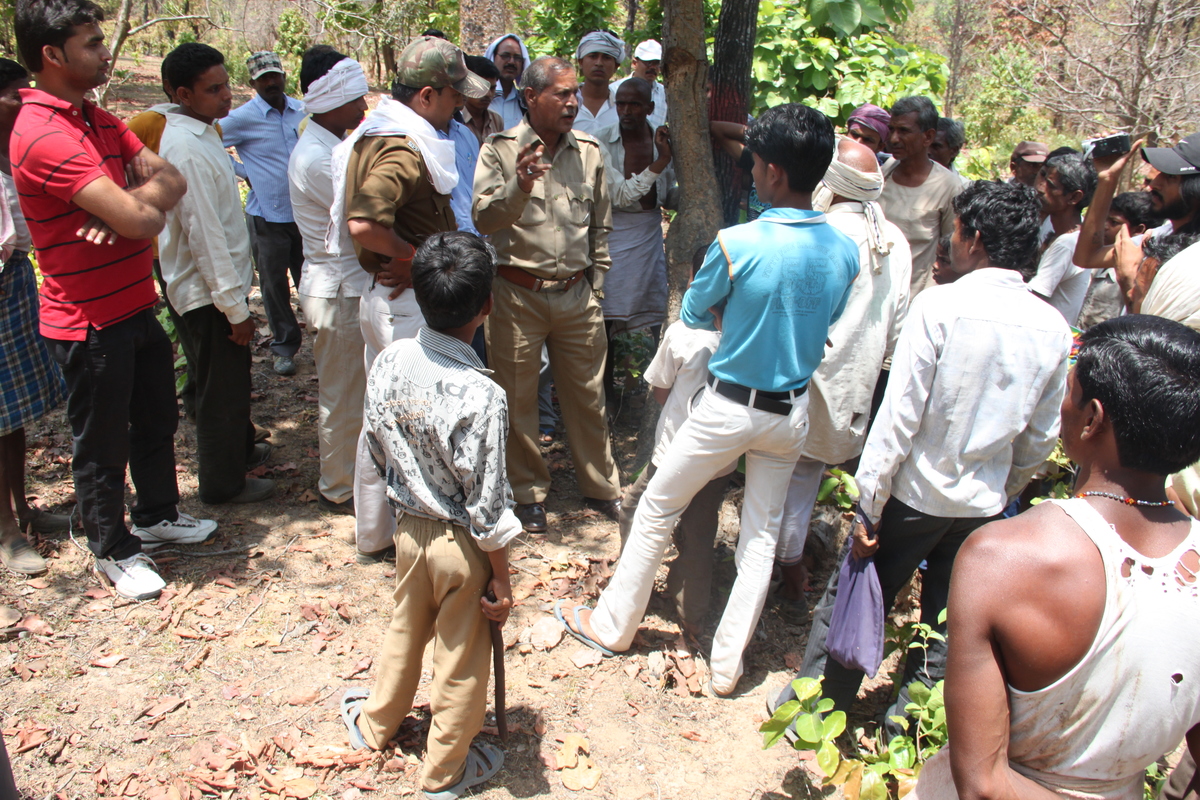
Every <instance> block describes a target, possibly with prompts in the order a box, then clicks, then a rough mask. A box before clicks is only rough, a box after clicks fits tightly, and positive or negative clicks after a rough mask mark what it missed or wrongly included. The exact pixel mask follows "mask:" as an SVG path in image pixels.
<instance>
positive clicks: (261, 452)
mask: <svg viewBox="0 0 1200 800" xmlns="http://www.w3.org/2000/svg"><path fill="white" fill-rule="evenodd" d="M271 450H272V448H271V445H269V444H267V443H266V442H260V443H259V444H256V445H254V449H253V450H251V451H250V455H249V456H247V457H246V472H250V471H251V470H256V469H258V468H259V467H261V466H262V465H263V464H266V463H267V462H268V461H270V460H271Z"/></svg>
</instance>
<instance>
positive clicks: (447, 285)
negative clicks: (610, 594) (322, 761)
mask: <svg viewBox="0 0 1200 800" xmlns="http://www.w3.org/2000/svg"><path fill="white" fill-rule="evenodd" d="M494 273H495V251H494V250H493V249H492V247H491V245H488V244H486V243H484V242H483V240H482V239H480V238H479V237H478V236H475V235H473V234H469V233H464V232H457V231H455V232H451V233H435V234H433V235H432V236H430V237H429V238H428V239H427V240H426V241H425V243H424V244H423V245H422V246H421V247H420V249H418V250H417V252H416V254H415V255H414V256H413V261H412V288H413V291H414V293H415V294H416V300H417V304H418V305H419V306H420V308H421V313H422V315H423V316H424V317H425V323H426V327H423V328H421V329H420V330H419V331H418V332H417V335H416V337H415V338H411V339H401V340H399V341H396V342H394V343H392V344H391V345H389V346H388V347H387V348H386V349H385V350H384V351H383V352H382V353H380V354H379V356H378V357H377V358H376V360H375V362H374V365H373V366H372V367H371V372H370V374H369V376H368V378H367V400H366V420H365V425H364V427H365V430H366V440H367V447H368V448H369V450H370V452H371V457H372V459H373V460H374V461H375V464H376V467H377V468H378V470H379V471H380V473H381V475H382V477H383V478H384V479H385V481H386V483H387V496H388V500H389V502H390V503H391V504H392V506H393V507H394V508H396V509H397V510H398V511H399V514H398V517H397V529H396V536H395V543H396V592H395V600H396V608H395V611H394V612H393V615H392V623H391V626H390V627H389V628H388V632H387V634H386V636H385V637H384V642H383V654H382V655H381V656H380V658H379V659H378V661H377V663H378V664H379V665H380V666H379V672H378V675H377V676H376V679H375V688H374V690H373V691H372V692H370V693H369V694H368V693H366V692H363V691H361V690H350V691H349V692H347V693H346V695H345V697H344V698H343V699H342V716H343V719H344V720H345V722H346V726H347V729H348V731H349V733H350V741H351V742H352V743H353V744H355V745H356V746H358V747H370V748H372V749H374V750H382V749H383V748H384V747H386V746H387V743H388V740H390V739H391V738H392V736H393V735H394V734H395V733H396V731H397V730H398V729H399V727H400V723H401V722H403V721H404V717H405V716H406V715H407V714H408V712H409V711H410V710H411V709H412V704H413V696H414V695H415V693H416V690H417V685H418V683H419V682H420V679H421V657H422V654H423V653H424V651H425V645H426V644H427V643H428V642H429V640H430V639H434V653H433V684H432V686H431V687H430V709H431V711H432V712H433V721H432V723H431V725H430V731H429V741H428V744H427V749H426V756H425V769H424V772H423V775H422V779H421V783H422V787H423V788H424V790H425V795H426V797H428V798H431V799H432V800H441V798H451V797H458V796H460V795H461V794H462V793H463V792H464V791H465V790H466V789H467V788H468V787H470V786H474V785H476V784H479V783H483V782H484V781H486V780H488V779H489V778H491V777H492V776H493V775H495V774H496V773H497V772H498V771H499V770H500V767H501V765H502V764H503V763H504V756H503V754H502V753H501V752H500V751H499V750H498V749H496V748H495V747H493V746H491V745H489V744H484V743H481V742H474V743H473V742H472V739H474V737H475V735H476V734H477V733H479V730H480V728H481V727H482V725H483V717H484V712H485V710H486V707H487V685H488V670H489V656H490V654H491V637H490V631H489V621H490V622H496V623H499V624H501V625H503V624H504V622H505V620H507V618H508V612H509V609H510V608H511V607H512V589H511V587H510V585H509V577H508V544H509V542H510V541H512V540H513V539H514V538H515V537H516V536H517V535H518V534H520V533H521V523H520V522H519V521H518V520H517V517H516V515H515V514H514V513H513V510H512V507H513V498H512V489H511V487H510V486H509V483H508V475H507V473H506V470H505V462H504V443H505V441H506V440H507V438H508V403H507V399H506V397H505V395H504V391H503V390H502V389H501V388H500V387H499V386H498V385H496V384H495V383H494V382H493V381H492V380H491V379H490V378H488V377H487V375H488V374H489V373H488V371H487V370H486V369H485V368H484V366H483V363H482V362H481V361H480V360H479V357H478V356H477V355H476V354H475V351H474V350H473V349H471V344H470V343H471V339H472V338H473V337H474V335H475V331H476V329H478V327H479V326H480V325H481V324H482V323H483V320H484V318H485V317H486V316H487V315H488V314H489V313H490V312H491V310H492V295H491V287H492V276H493V274H494Z"/></svg>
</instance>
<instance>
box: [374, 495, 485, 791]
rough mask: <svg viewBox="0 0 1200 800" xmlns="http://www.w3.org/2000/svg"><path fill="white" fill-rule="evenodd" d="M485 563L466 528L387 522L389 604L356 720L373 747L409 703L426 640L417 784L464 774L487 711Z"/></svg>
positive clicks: (443, 782) (433, 784)
mask: <svg viewBox="0 0 1200 800" xmlns="http://www.w3.org/2000/svg"><path fill="white" fill-rule="evenodd" d="M491 579H492V569H491V563H490V562H489V561H488V557H487V554H486V553H484V552H483V551H482V550H480V549H479V546H478V545H477V544H476V543H475V540H474V539H473V538H472V537H471V534H470V533H469V532H468V531H467V529H466V528H463V527H462V526H461V525H454V524H452V523H450V522H446V521H445V520H431V519H425V518H423V517H414V516H412V515H409V514H402V515H401V516H400V517H399V519H398V520H397V527H396V592H395V595H394V598H395V601H396V608H395V610H394V611H393V612H392V622H391V625H390V626H389V627H388V631H387V634H386V635H385V636H384V639H383V653H382V654H381V655H380V657H379V660H378V661H377V662H376V663H377V664H378V672H377V673H376V676H375V688H374V689H373V690H372V691H371V696H370V697H369V698H368V699H367V701H366V702H365V703H363V706H362V715H361V716H360V717H359V718H358V728H359V730H360V731H361V732H362V735H363V738H364V739H365V740H366V742H367V745H368V746H370V747H371V748H373V749H376V750H382V749H383V748H384V747H385V746H386V745H387V743H388V741H389V740H390V739H391V738H392V736H394V735H395V733H396V731H397V730H399V728H400V723H401V722H403V721H404V718H405V716H407V715H408V712H409V711H411V710H412V704H413V697H414V695H415V694H416V692H417V684H418V683H419V682H420V680H421V657H422V655H424V652H425V645H426V644H428V642H429V640H430V639H433V684H432V686H430V690H429V706H430V710H431V711H432V712H433V722H432V724H431V725H430V727H429V741H428V742H427V744H426V752H425V769H424V772H423V774H422V777H421V785H422V788H423V789H425V790H426V791H438V790H441V789H444V788H446V787H447V786H450V785H451V784H454V783H456V782H457V781H458V780H459V779H460V778H461V777H462V775H463V770H464V768H465V766H466V759H467V751H468V749H469V748H470V746H471V740H472V739H474V738H475V736H476V734H478V733H479V729H480V728H481V727H482V726H483V717H484V713H485V712H486V710H487V689H488V671H489V669H490V665H491V654H492V640H491V633H490V631H489V629H488V620H487V618H486V617H485V616H483V608H482V606H481V605H480V603H479V598H481V597H483V595H484V593H485V592H486V591H487V585H488V582H489V581H490V580H491Z"/></svg>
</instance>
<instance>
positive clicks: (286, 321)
mask: <svg viewBox="0 0 1200 800" xmlns="http://www.w3.org/2000/svg"><path fill="white" fill-rule="evenodd" d="M246 220H247V224H248V225H249V228H250V248H251V251H252V254H253V255H254V263H255V265H256V266H257V267H258V286H259V289H260V290H261V291H262V298H263V306H264V307H265V308H266V312H267V324H268V325H270V326H271V337H272V341H271V352H272V353H274V354H275V355H277V356H287V357H288V358H291V357H292V356H294V355H296V351H297V350H299V349H300V324H299V323H298V322H296V312H295V311H294V310H293V309H292V289H291V287H290V286H288V276H289V275H291V278H292V284H293V285H294V286H295V287H296V288H297V289H299V288H300V268H301V267H302V266H303V265H304V243H303V240H302V239H301V238H300V229H299V228H298V227H296V223H294V222H267V221H266V220H265V219H263V218H262V217H255V216H247V217H246Z"/></svg>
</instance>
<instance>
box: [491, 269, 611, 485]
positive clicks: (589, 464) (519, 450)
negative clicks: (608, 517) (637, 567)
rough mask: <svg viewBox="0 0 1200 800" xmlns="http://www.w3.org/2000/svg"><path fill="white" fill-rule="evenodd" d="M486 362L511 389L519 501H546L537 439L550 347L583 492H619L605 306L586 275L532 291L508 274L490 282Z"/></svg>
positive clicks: (512, 470) (511, 457) (511, 471)
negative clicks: (606, 379)
mask: <svg viewBox="0 0 1200 800" xmlns="http://www.w3.org/2000/svg"><path fill="white" fill-rule="evenodd" d="M492 297H493V298H494V301H495V306H494V308H493V310H492V314H491V316H489V317H488V319H487V347H488V366H489V367H490V368H491V369H492V370H493V375H492V377H493V378H494V379H495V381H496V383H498V384H500V386H501V387H502V388H503V389H504V391H505V393H507V395H508V413H509V423H510V427H509V432H508V453H507V464H508V480H509V482H510V483H511V484H512V488H513V497H514V498H515V499H516V501H517V502H518V503H541V502H544V501H545V499H546V495H547V494H549V492H550V470H549V469H548V468H547V467H546V462H545V459H543V458H542V452H541V448H540V447H539V445H538V441H537V436H538V398H537V394H538V372H539V371H540V369H541V363H542V360H541V353H542V344H543V343H545V345H546V349H547V351H548V352H549V354H550V367H551V369H552V370H553V372H554V385H555V386H556V387H557V389H558V402H559V405H560V406H561V407H562V421H563V427H564V428H565V429H566V433H567V446H568V447H570V449H571V458H572V460H573V461H574V462H575V478H576V480H577V481H578V483H579V489H580V491H581V492H583V495H584V496H585V497H594V498H596V499H598V500H615V499H616V498H618V497H620V496H621V479H620V477H619V475H618V473H617V465H616V462H615V461H613V457H612V449H611V446H610V444H609V437H608V417H607V416H606V415H605V413H604V388H603V383H602V379H603V376H604V358H605V354H606V352H607V347H608V346H607V342H606V340H605V337H604V313H603V312H602V311H601V310H600V302H599V301H598V300H597V299H596V296H595V294H593V292H592V287H591V286H590V285H589V284H588V282H587V281H586V280H581V281H577V282H576V283H575V285H573V286H571V287H570V288H568V289H567V290H566V291H565V292H534V291H531V290H529V289H524V288H522V287H520V286H517V285H516V284H514V283H509V282H508V281H506V280H505V279H503V278H498V279H497V280H496V281H495V282H494V283H493V284H492Z"/></svg>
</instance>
